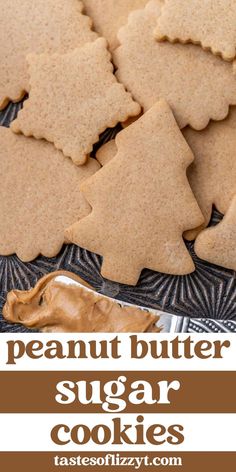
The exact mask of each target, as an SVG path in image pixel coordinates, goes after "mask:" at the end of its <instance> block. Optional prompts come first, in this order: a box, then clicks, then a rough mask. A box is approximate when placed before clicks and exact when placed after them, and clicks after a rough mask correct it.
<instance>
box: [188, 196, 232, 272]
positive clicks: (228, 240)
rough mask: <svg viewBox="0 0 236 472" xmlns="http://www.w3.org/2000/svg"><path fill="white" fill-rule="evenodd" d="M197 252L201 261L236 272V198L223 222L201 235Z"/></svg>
mask: <svg viewBox="0 0 236 472" xmlns="http://www.w3.org/2000/svg"><path fill="white" fill-rule="evenodd" d="M195 252H196V254H197V256H198V257H200V259H203V260H206V261H208V262H211V263H212V264H216V265H219V266H222V267H225V268H227V269H232V270H234V271H235V270H236V197H234V199H233V200H232V202H231V205H230V207H229V210H228V211H227V213H226V215H225V217H224V218H223V220H222V221H221V222H220V223H219V224H218V225H217V226H214V227H211V228H208V229H206V230H204V231H202V232H201V233H200V234H199V236H198V237H197V239H196V242H195Z"/></svg>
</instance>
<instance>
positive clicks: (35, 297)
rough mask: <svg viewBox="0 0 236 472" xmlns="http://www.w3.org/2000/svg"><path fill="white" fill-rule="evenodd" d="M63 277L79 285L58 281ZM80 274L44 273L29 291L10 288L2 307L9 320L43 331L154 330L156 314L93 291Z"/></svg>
mask: <svg viewBox="0 0 236 472" xmlns="http://www.w3.org/2000/svg"><path fill="white" fill-rule="evenodd" d="M62 275H63V276H66V277H69V278H71V279H73V280H75V281H77V282H78V283H79V284H80V285H76V284H66V283H63V282H61V281H58V280H57V278H58V276H62ZM86 288H90V289H91V287H90V286H89V285H88V284H86V282H84V281H83V280H82V279H80V277H78V276H76V275H74V274H71V273H69V272H64V271H59V272H54V273H52V274H49V275H46V276H45V277H43V278H42V279H40V280H39V282H38V283H37V284H36V285H35V287H34V288H33V289H31V290H28V291H19V290H12V291H11V292H9V294H8V297H7V302H6V304H5V306H4V308H3V316H4V317H5V319H6V320H7V321H8V322H10V323H20V324H22V325H24V326H25V327H27V328H32V329H38V330H40V331H41V332H44V333H72V332H74V333H88V332H93V333H100V332H103V333H115V332H118V333H129V332H133V333H142V332H147V331H149V332H154V331H155V332H157V331H158V329H157V327H156V326H155V324H156V322H157V321H158V317H157V316H156V315H155V314H153V313H150V312H146V311H143V310H141V309H139V308H137V307H135V306H134V307H129V306H127V307H122V306H120V305H119V304H118V303H117V302H115V301H113V300H112V299H110V298H108V297H104V296H101V295H100V294H97V293H96V292H95V291H91V290H86Z"/></svg>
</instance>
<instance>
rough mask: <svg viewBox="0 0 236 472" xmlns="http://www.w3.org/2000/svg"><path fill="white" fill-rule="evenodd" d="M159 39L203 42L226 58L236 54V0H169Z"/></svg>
mask: <svg viewBox="0 0 236 472" xmlns="http://www.w3.org/2000/svg"><path fill="white" fill-rule="evenodd" d="M155 36H156V38H157V39H158V40H165V39H168V40H169V41H171V42H175V41H180V42H182V43H189V42H192V43H195V44H201V46H202V47H203V49H207V50H208V49H210V50H211V51H212V52H213V54H216V55H221V56H222V57H223V58H224V59H225V60H227V61H230V60H233V59H234V57H235V55H236V2H235V0H214V1H212V0H165V3H164V6H163V9H162V12H161V16H160V18H159V20H158V26H157V29H156V31H155Z"/></svg>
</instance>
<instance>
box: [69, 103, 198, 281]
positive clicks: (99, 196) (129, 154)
mask: <svg viewBox="0 0 236 472" xmlns="http://www.w3.org/2000/svg"><path fill="white" fill-rule="evenodd" d="M116 144H117V148H118V153H117V155H116V156H115V157H114V158H113V159H112V160H111V162H109V163H108V164H107V165H105V166H104V167H103V168H102V169H101V170H100V171H99V172H98V173H97V174H96V176H94V177H92V178H91V179H88V181H87V182H86V183H85V184H83V186H82V191H83V193H84V195H85V197H86V199H87V200H88V202H89V203H90V205H91V206H92V213H91V214H90V215H89V216H88V217H86V218H84V219H82V220H81V221H80V222H78V223H76V224H75V225H73V226H72V227H71V228H69V229H68V230H67V231H66V236H67V238H68V239H69V240H70V241H72V242H74V243H75V244H78V245H80V246H82V247H85V248H87V249H88V250H90V251H93V252H95V253H97V254H100V255H102V256H103V264H102V275H103V276H104V277H106V278H108V279H111V280H114V281H117V282H120V283H126V284H130V285H135V284H136V283H137V281H138V279H139V276H140V273H141V271H142V269H143V268H145V267H146V268H149V269H153V270H156V271H160V272H165V273H169V274H187V273H189V272H192V271H193V270H194V264H193V261H192V259H191V257H190V255H189V253H188V251H187V249H186V247H185V244H184V242H183V239H182V234H183V232H184V231H185V230H187V229H191V228H195V227H196V226H198V225H200V224H201V223H202V221H203V217H202V214H201V212H200V210H199V207H198V205H197V202H196V200H195V198H194V196H193V194H192V191H191V189H190V186H189V183H188V180H187V177H186V168H187V167H188V165H189V164H190V163H191V162H192V160H193V154H192V152H191V150H190V148H189V147H188V145H187V143H186V141H185V140H184V138H183V136H182V134H181V132H180V131H179V128H178V126H177V124H176V121H175V119H174V117H173V114H172V112H171V110H170V108H169V106H168V105H167V103H166V102H165V101H161V102H159V103H157V104H155V105H154V106H153V107H152V108H151V109H150V110H149V111H148V112H147V113H145V114H144V115H143V116H142V117H141V118H139V120H137V121H136V122H135V123H133V124H132V125H130V126H128V127H127V128H126V129H125V130H123V131H121V132H120V133H119V134H118V135H117V137H116Z"/></svg>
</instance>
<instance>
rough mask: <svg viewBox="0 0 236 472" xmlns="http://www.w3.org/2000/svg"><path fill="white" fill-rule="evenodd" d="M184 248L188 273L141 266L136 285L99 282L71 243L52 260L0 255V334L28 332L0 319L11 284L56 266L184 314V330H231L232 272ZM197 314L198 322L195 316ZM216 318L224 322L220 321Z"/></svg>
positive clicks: (3, 121) (4, 118) (235, 283)
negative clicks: (190, 259)
mask: <svg viewBox="0 0 236 472" xmlns="http://www.w3.org/2000/svg"><path fill="white" fill-rule="evenodd" d="M20 107H21V104H18V105H13V104H10V105H9V106H8V107H7V109H6V110H4V111H3V112H0V125H2V126H9V124H10V122H11V121H12V120H13V119H14V118H15V116H16V113H17V111H18V109H19V108H20ZM119 130H120V127H119V126H118V127H117V128H116V129H114V130H107V131H106V132H105V133H104V134H103V135H102V136H101V139H100V142H99V144H98V145H97V146H96V148H98V147H99V146H100V145H101V144H103V143H104V142H106V141H108V140H109V139H111V138H112V137H114V136H115V134H116V133H117V132H118V131H119ZM221 218H222V216H221V215H220V214H219V213H218V212H216V211H214V213H213V217H212V221H211V224H216V223H218V222H219V221H220V219H221ZM187 247H188V249H189V251H190V252H191V254H192V257H193V259H194V262H195V264H196V271H195V272H194V273H193V274H191V275H188V276H178V277H176V276H169V275H164V274H160V273H157V272H152V271H150V270H144V271H143V273H142V275H141V278H140V281H139V284H138V285H137V287H129V286H125V285H120V284H117V283H113V282H110V281H108V280H104V279H103V278H102V277H101V274H100V265H101V258H100V257H99V256H97V255H95V254H91V253H89V252H88V251H85V250H83V249H80V248H78V247H76V246H74V245H70V246H65V247H64V248H63V249H62V251H61V253H60V254H59V255H58V256H57V257H55V258H53V259H47V258H45V257H39V258H38V259H37V260H35V261H33V262H31V263H27V264H24V263H23V262H21V261H20V260H19V259H18V258H17V257H16V256H9V257H0V332H8V331H9V332H10V331H14V332H16V331H17V332H26V331H27V330H25V329H24V328H22V327H20V326H13V325H9V324H7V323H6V322H5V321H4V320H3V318H2V315H1V312H2V310H1V308H2V305H3V304H4V302H5V299H6V294H7V292H8V291H9V290H11V289H13V288H15V289H16V288H17V289H29V288H30V287H32V286H34V285H35V283H36V282H37V280H38V279H39V278H40V277H42V276H43V275H44V274H46V273H48V272H52V271H55V270H58V269H65V270H69V271H72V272H74V273H76V274H78V275H80V276H81V277H82V278H84V279H85V280H86V281H88V282H89V283H90V284H91V285H92V286H94V287H95V288H96V289H97V290H98V291H99V292H101V293H104V294H105V295H108V296H111V297H114V298H119V299H121V300H124V301H126V302H130V303H135V304H137V305H142V306H148V307H150V308H156V309H161V310H164V311H168V312H170V313H173V314H176V315H180V316H186V317H189V318H191V320H190V322H189V325H188V331H189V332H211V331H212V332H219V331H225V332H228V331H231V332H236V324H235V323H234V322H236V279H235V272H234V271H232V270H225V269H223V268H220V267H217V266H214V265H211V264H208V263H207V262H204V261H201V260H199V259H198V258H197V257H196V255H195V254H194V251H193V244H192V243H187ZM199 318H200V319H202V320H201V321H200V320H197V319H199ZM204 320H205V322H204ZM210 320H215V321H210ZM219 320H222V321H223V322H222V323H219Z"/></svg>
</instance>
